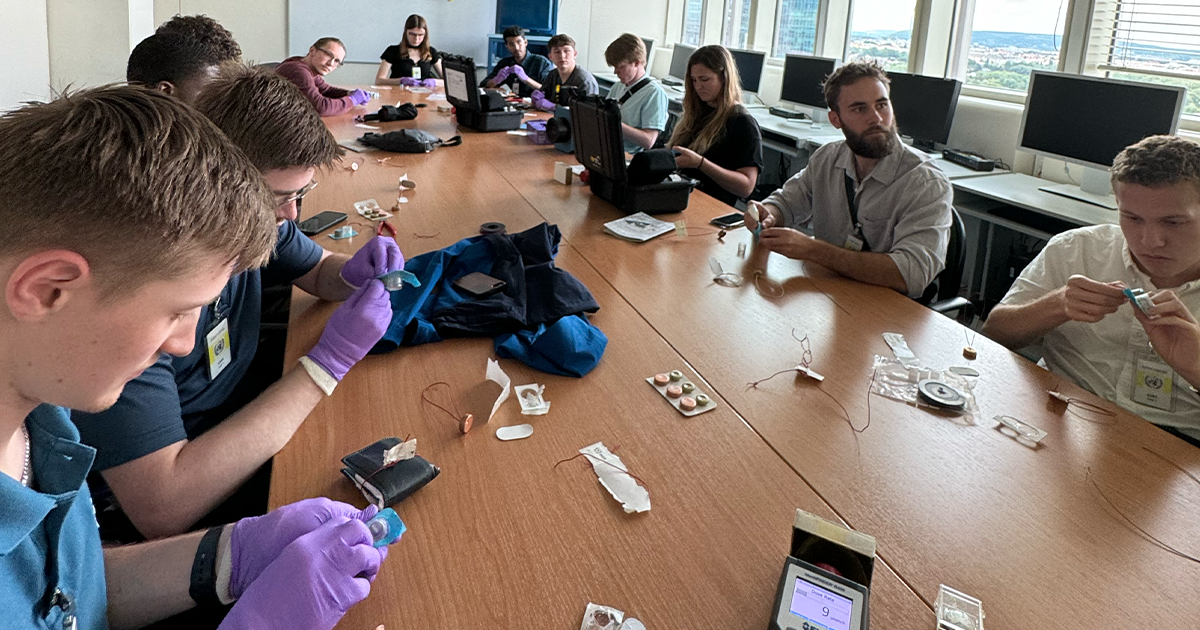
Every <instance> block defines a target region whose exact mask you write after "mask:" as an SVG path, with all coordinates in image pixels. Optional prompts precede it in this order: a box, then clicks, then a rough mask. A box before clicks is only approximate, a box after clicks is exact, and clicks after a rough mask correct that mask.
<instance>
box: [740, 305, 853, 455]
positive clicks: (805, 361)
mask: <svg viewBox="0 0 1200 630" xmlns="http://www.w3.org/2000/svg"><path fill="white" fill-rule="evenodd" d="M792 338H793V339H795V340H796V341H799V342H800V348H801V349H803V351H804V352H803V353H802V354H801V355H800V365H799V367H798V368H788V369H786V370H779V371H778V372H776V373H774V374H772V375H770V376H768V377H766V378H763V379H759V380H757V381H754V382H753V383H747V384H746V391H750V390H751V389H758V386H759V385H760V384H762V383H765V382H767V381H769V380H771V379H773V378H775V377H776V376H779V375H780V374H785V373H787V372H796V373H799V371H800V369H801V368H802V369H805V370H807V369H808V366H809V365H811V364H812V361H813V353H812V348H811V347H810V343H809V341H808V335H805V336H804V337H803V338H800V337H797V336H796V329H795V328H793V329H792ZM874 384H875V374H874V373H872V374H871V385H872V386H873V385H874ZM816 389H817V391H818V392H821V393H822V394H824V395H825V396H826V397H827V398H829V400H832V401H833V402H834V404H835V405H837V406H838V407H839V408H840V409H841V410H842V413H843V414H845V417H846V424H848V425H850V430H851V431H854V432H855V433H862V432H863V431H866V430H867V427H869V426H871V390H870V388H869V387H868V389H867V424H866V426H864V427H863V428H861V429H859V428H856V427H855V426H854V422H853V421H852V420H850V412H849V411H848V410H847V409H846V406H845V405H843V404H842V401H840V400H838V399H837V398H835V397H834V395H833V394H830V393H829V392H827V391H825V390H823V389H821V387H820V385H818V386H817V388H816Z"/></svg>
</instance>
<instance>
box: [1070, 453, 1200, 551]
mask: <svg viewBox="0 0 1200 630" xmlns="http://www.w3.org/2000/svg"><path fill="white" fill-rule="evenodd" d="M1142 448H1146V447H1144V446H1143V447H1142ZM1146 450H1148V451H1149V450H1150V449H1146ZM1150 452H1151V453H1154V451H1150ZM1154 454H1155V455H1158V453H1154ZM1158 457H1160V458H1162V459H1164V460H1166V461H1167V463H1169V464H1171V465H1173V466H1175V467H1176V468H1179V469H1180V470H1183V469H1182V468H1180V467H1179V465H1178V464H1175V463H1174V462H1172V461H1171V460H1168V459H1166V458H1165V457H1162V455H1158ZM1184 472H1185V473H1187V474H1188V476H1189V477H1192V474H1191V473H1188V472H1187V471H1186V470H1184ZM1084 479H1085V480H1086V481H1087V482H1089V483H1091V484H1092V489H1094V490H1095V491H1096V494H1098V495H1100V498H1101V499H1104V502H1105V503H1106V504H1108V507H1109V508H1111V509H1112V511H1113V512H1115V513H1116V515H1117V516H1119V517H1121V522H1122V523H1123V524H1124V525H1125V526H1126V528H1128V529H1131V530H1133V531H1135V532H1137V533H1139V534H1141V535H1142V536H1143V537H1144V538H1145V539H1146V540H1148V541H1150V542H1151V543H1153V544H1154V545H1155V546H1157V547H1158V548H1160V549H1162V550H1163V551H1166V552H1169V553H1173V554H1175V555H1177V556H1179V557H1180V558H1183V559H1185V560H1191V561H1192V562H1195V563H1197V564H1200V558H1196V557H1195V556H1192V555H1189V554H1186V553H1184V552H1182V551H1180V550H1178V549H1176V548H1174V547H1172V546H1171V545H1168V544H1167V543H1165V542H1163V541H1161V540H1159V539H1158V538H1157V537H1155V536H1154V534H1151V533H1150V532H1148V531H1146V530H1145V529H1144V528H1142V527H1141V526H1140V525H1138V524H1137V523H1134V522H1133V520H1131V519H1130V518H1129V517H1128V516H1125V513H1124V512H1122V511H1121V510H1120V509H1119V508H1117V506H1116V505H1115V504H1113V502H1112V500H1111V499H1109V498H1108V495H1106V494H1104V491H1103V490H1101V489H1100V484H1098V483H1096V480H1095V479H1093V478H1092V469H1091V467H1090V466H1089V467H1088V469H1087V474H1086V475H1085V476H1084ZM1192 479H1195V477H1192Z"/></svg>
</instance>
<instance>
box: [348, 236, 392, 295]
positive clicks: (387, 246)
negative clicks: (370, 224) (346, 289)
mask: <svg viewBox="0 0 1200 630" xmlns="http://www.w3.org/2000/svg"><path fill="white" fill-rule="evenodd" d="M403 268H404V254H401V253H400V246H399V245H397V244H396V240H395V239H393V238H392V237H390V236H376V237H374V238H372V239H371V240H369V241H367V243H366V244H365V245H363V246H362V248H360V249H359V250H358V251H357V252H355V253H354V256H353V257H351V258H350V260H347V261H346V264H345V265H343V266H342V280H345V281H346V283H347V284H349V285H350V286H352V287H355V288H357V287H361V286H362V285H364V284H366V282H367V281H368V280H371V279H372V278H378V277H379V276H382V275H383V274H385V273H388V272H391V271H396V270H397V269H403Z"/></svg>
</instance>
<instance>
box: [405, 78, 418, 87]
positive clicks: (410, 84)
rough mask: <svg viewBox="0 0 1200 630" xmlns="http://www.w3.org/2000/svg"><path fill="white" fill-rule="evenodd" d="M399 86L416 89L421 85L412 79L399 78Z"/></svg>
mask: <svg viewBox="0 0 1200 630" xmlns="http://www.w3.org/2000/svg"><path fill="white" fill-rule="evenodd" d="M400 85H403V86H404V87H416V86H418V85H421V80H420V79H416V78H413V77H400Z"/></svg>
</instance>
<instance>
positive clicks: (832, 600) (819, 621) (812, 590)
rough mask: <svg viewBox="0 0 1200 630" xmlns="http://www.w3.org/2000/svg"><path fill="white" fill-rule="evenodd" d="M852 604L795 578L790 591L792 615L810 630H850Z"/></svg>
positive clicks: (845, 599)
mask: <svg viewBox="0 0 1200 630" xmlns="http://www.w3.org/2000/svg"><path fill="white" fill-rule="evenodd" d="M853 607H854V602H852V601H850V600H849V599H847V598H845V597H842V596H841V595H838V594H837V593H834V592H832V591H829V590H826V589H824V588H821V587H820V586H817V585H816V584H813V583H812V582H809V581H807V580H805V579H804V578H796V585H795V587H794V588H793V589H792V604H791V607H790V608H789V610H791V613H792V614H793V615H796V616H797V617H799V618H801V619H803V620H804V621H807V622H808V624H809V625H808V627H809V628H811V630H850V613H851V612H852V611H853Z"/></svg>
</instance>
